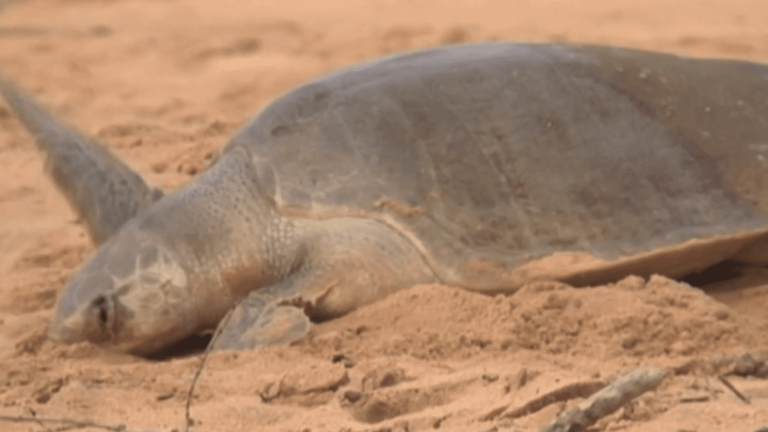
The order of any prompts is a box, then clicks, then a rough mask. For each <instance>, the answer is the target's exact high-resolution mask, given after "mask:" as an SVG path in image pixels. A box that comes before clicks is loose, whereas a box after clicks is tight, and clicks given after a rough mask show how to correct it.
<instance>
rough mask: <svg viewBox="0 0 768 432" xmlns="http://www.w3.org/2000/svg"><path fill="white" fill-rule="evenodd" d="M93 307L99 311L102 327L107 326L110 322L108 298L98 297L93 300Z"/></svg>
mask: <svg viewBox="0 0 768 432" xmlns="http://www.w3.org/2000/svg"><path fill="white" fill-rule="evenodd" d="M91 305H92V306H93V307H94V308H95V309H98V311H99V322H100V323H101V324H102V325H106V324H107V321H108V320H109V313H108V310H107V309H108V307H107V298H106V297H104V296H98V297H96V298H95V299H94V300H93V302H92V303H91Z"/></svg>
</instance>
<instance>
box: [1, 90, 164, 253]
mask: <svg viewBox="0 0 768 432" xmlns="http://www.w3.org/2000/svg"><path fill="white" fill-rule="evenodd" d="M0 95H2V96H3V98H4V99H5V101H6V103H7V104H8V106H9V107H10V108H11V109H12V110H13V111H14V112H15V113H16V116H17V117H18V118H19V119H20V120H21V122H22V123H23V124H24V126H25V127H26V128H27V130H29V131H30V133H32V135H34V136H35V140H36V142H37V146H38V148H40V149H41V150H42V151H43V152H45V154H46V156H47V161H46V167H47V170H48V172H49V173H50V175H51V177H53V180H54V181H55V182H56V185H57V186H58V187H59V189H60V190H61V191H62V192H63V193H64V195H65V196H66V197H67V200H68V201H69V203H70V205H71V206H72V208H73V209H74V210H75V212H76V213H77V214H78V216H80V217H81V218H82V219H83V220H84V221H85V223H86V226H87V229H88V232H89V234H90V236H91V238H92V239H93V241H94V242H95V243H96V244H101V243H103V242H104V241H105V240H107V239H108V238H109V237H110V236H112V234H114V233H115V232H117V230H118V229H120V227H121V226H122V225H123V223H125V221H127V220H128V219H131V218H132V217H133V216H135V215H136V214H137V213H138V212H139V211H140V210H141V209H142V208H144V207H148V206H149V205H151V204H152V203H153V202H155V201H157V200H158V199H160V198H161V197H162V196H163V193H162V192H161V191H160V190H158V189H153V188H151V187H149V186H148V185H147V184H146V183H145V182H144V180H143V179H142V178H141V176H140V175H139V174H137V173H136V172H134V171H133V170H132V169H131V168H130V167H129V166H128V165H127V164H126V163H125V162H123V161H121V160H120V159H119V158H118V157H117V156H115V155H114V154H112V152H110V151H109V149H107V148H106V147H104V146H102V145H101V144H99V143H98V142H96V141H95V140H94V139H92V138H88V137H86V136H85V135H84V134H82V133H80V132H78V131H76V130H75V129H73V128H71V127H69V126H67V125H66V124H65V123H64V122H62V121H61V120H59V119H57V118H56V117H55V116H54V115H52V114H51V113H49V112H48V111H46V110H45V109H43V108H42V107H41V106H40V105H39V104H38V103H37V102H35V101H34V99H32V97H30V96H29V95H26V94H25V93H24V92H22V91H21V90H19V89H18V88H16V87H15V86H14V85H12V84H10V83H9V82H7V81H4V80H3V79H1V78H0Z"/></svg>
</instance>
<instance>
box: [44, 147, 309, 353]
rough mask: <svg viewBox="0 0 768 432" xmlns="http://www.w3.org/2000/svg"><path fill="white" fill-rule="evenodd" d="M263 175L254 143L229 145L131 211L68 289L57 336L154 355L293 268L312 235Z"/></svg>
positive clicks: (55, 328) (59, 305)
mask: <svg viewBox="0 0 768 432" xmlns="http://www.w3.org/2000/svg"><path fill="white" fill-rule="evenodd" d="M256 175H257V173H256V171H255V169H254V167H253V165H252V164H251V162H250V159H249V158H248V156H247V153H246V152H245V150H234V151H231V152H228V153H227V154H225V155H224V156H223V157H222V158H221V159H220V160H219V161H218V162H217V163H216V164H215V165H214V166H213V167H211V169H209V170H208V171H206V172H205V173H204V174H202V175H201V176H200V177H199V178H198V179H197V180H196V181H195V182H194V183H192V184H190V185H188V186H186V187H183V188H181V189H180V190H178V191H177V192H175V193H173V194H171V195H169V196H167V197H165V198H163V199H162V200H160V201H158V202H156V203H155V204H154V205H152V206H150V207H149V208H146V209H145V210H144V211H142V212H140V213H139V214H138V215H137V216H136V217H134V218H133V219H131V220H129V221H128V222H127V223H126V224H125V225H124V226H123V228H122V229H121V230H120V231H119V232H118V233H117V234H116V235H114V236H113V237H112V238H110V239H109V240H108V241H107V242H106V243H104V244H103V245H102V247H101V248H99V249H98V250H97V252H96V254H95V255H94V256H93V257H92V258H91V259H90V260H89V261H88V262H87V263H85V265H84V266H83V268H82V270H81V271H80V272H79V273H78V274H76V275H75V277H74V278H73V279H72V280H71V281H70V282H69V283H68V284H67V286H66V287H65V289H64V290H63V291H62V293H61V295H60V296H59V300H58V303H57V306H56V313H55V316H54V319H53V322H52V324H51V328H50V331H49V335H50V337H51V338H52V339H54V340H57V341H60V342H65V343H73V342H78V341H82V340H89V341H91V342H94V343H97V344H100V345H103V346H105V347H107V348H111V349H115V350H119V351H124V352H131V353H134V354H151V353H153V352H154V351H156V350H157V349H159V348H162V347H164V346H167V345H169V344H171V343H174V342H176V341H179V340H181V339H183V338H185V337H187V336H190V335H192V334H194V333H195V332H198V331H200V330H203V329H207V328H212V327H215V326H216V324H217V323H218V322H219V320H220V319H221V318H222V317H223V316H224V314H225V313H226V311H227V310H228V309H229V308H230V307H232V306H233V305H234V304H235V302H236V301H237V300H238V299H239V298H242V297H244V296H245V295H247V294H248V293H249V292H251V291H253V290H255V289H259V288H262V287H265V286H268V285H271V284H273V283H274V282H276V281H278V280H281V279H283V278H284V277H286V276H287V275H288V274H290V273H291V272H293V271H294V270H295V268H296V267H298V266H299V265H301V262H302V259H303V253H302V251H303V250H304V246H303V240H302V239H300V237H299V235H298V233H297V232H296V227H295V225H294V224H293V223H292V222H291V221H289V220H288V219H286V218H285V217H283V216H282V215H281V214H280V213H279V212H278V211H277V210H276V208H275V206H274V203H273V202H272V200H271V198H270V197H269V196H268V195H267V194H265V193H264V192H263V190H262V189H261V187H260V185H259V184H258V181H257V180H256V178H255V177H256Z"/></svg>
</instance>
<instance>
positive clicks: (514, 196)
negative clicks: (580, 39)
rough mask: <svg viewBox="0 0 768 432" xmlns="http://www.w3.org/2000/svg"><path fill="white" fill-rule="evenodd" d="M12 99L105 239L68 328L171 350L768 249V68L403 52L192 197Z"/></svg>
mask: <svg viewBox="0 0 768 432" xmlns="http://www.w3.org/2000/svg"><path fill="white" fill-rule="evenodd" d="M2 94H3V96H4V98H5V100H6V102H7V103H8V105H9V106H10V107H11V108H12V110H13V111H14V112H15V113H16V114H17V115H18V117H19V118H20V119H21V121H22V122H23V123H24V125H25V126H26V128H27V129H29V130H30V131H31V132H32V133H33V134H34V135H35V136H36V138H37V143H38V145H39V147H40V148H42V149H43V150H44V151H45V152H46V153H47V155H48V170H49V171H50V173H51V175H52V176H53V179H54V180H55V181H56V183H57V184H58V186H59V187H60V188H61V189H62V190H63V192H64V194H65V195H66V196H67V198H68V199H69V201H70V203H71V204H72V206H73V207H74V209H75V210H76V211H77V213H78V214H79V215H80V216H81V217H82V219H83V220H84V221H85V223H86V226H87V228H88V230H89V233H90V235H91V236H92V238H93V239H94V241H95V242H96V243H97V244H98V249H97V250H96V252H95V255H94V256H93V257H91V258H90V259H89V260H88V261H87V262H86V263H85V264H84V266H83V267H82V269H81V270H80V271H79V272H78V273H77V274H76V275H75V276H74V277H73V278H72V280H70V281H69V283H68V284H67V286H66V287H65V288H64V290H63V292H62V293H61V295H60V296H59V298H58V302H57V305H56V310H55V316H54V318H53V321H52V324H51V328H50V336H51V338H53V339H54V340H58V341H63V342H75V341H81V340H89V341H92V342H95V343H98V344H102V345H105V346H108V347H112V348H114V349H117V350H123V351H128V352H133V353H138V354H148V353H152V352H155V351H156V350H158V349H160V348H162V347H164V346H167V345H168V344H170V343H173V342H175V341H178V340H180V339H182V338H185V337H187V336H189V335H192V334H195V333H196V332H200V331H202V330H205V329H209V328H213V327H215V326H216V325H217V323H219V321H220V320H221V319H222V316H224V315H225V313H226V312H227V310H228V309H230V308H232V307H233V305H235V304H237V306H236V307H235V310H234V312H233V314H232V316H231V320H230V321H229V323H228V324H227V325H226V326H225V328H223V332H222V335H221V338H220V339H218V345H217V347H218V348H249V347H256V346H261V345H265V344H272V343H281V342H288V341H292V340H295V339H297V338H299V337H301V336H302V335H303V334H305V332H306V331H307V329H308V328H309V325H310V320H309V319H310V318H311V319H312V320H323V319H328V318H332V317H337V316H339V315H342V314H344V313H346V312H349V311H351V310H353V309H355V308H357V307H359V306H361V305H363V304H366V303H369V302H373V301H375V300H377V299H381V298H382V297H384V296H386V295H388V294H390V293H392V292H394V291H397V290H400V289H403V288H406V287H410V286H412V285H414V284H417V283H424V282H433V281H437V282H442V283H445V284H448V285H453V286H457V287H462V288H466V289H469V290H475V291H480V292H486V293H502V292H512V291H514V290H515V289H517V288H518V287H520V286H521V285H522V284H524V283H526V282H529V281H534V280H541V279H549V280H561V281H565V282H568V283H571V284H575V285H589V284H596V283H604V282H607V281H613V280H616V279H618V278H621V277H623V276H625V275H628V274H638V275H649V274H652V273H659V274H664V275H668V276H672V277H677V276H681V275H685V274H687V273H691V272H694V271H698V270H701V269H703V268H705V267H708V266H711V265H713V264H715V263H718V262H720V261H723V260H725V259H740V260H745V261H748V262H755V263H763V262H765V261H768V260H766V258H768V254H766V253H765V251H766V249H765V239H764V237H765V236H764V234H765V233H766V232H767V231H768V194H766V193H765V191H766V190H768V160H767V159H766V158H768V66H765V65H759V64H753V63H746V62H742V61H733V60H701V59H692V58H683V57H677V56H674V55H668V54H660V53H652V52H646V51H638V50H630V49H622V48H613V47H604V46H591V45H578V44H516V43H481V44H468V45H457V46H448V47H440V48H435V49H429V50H424V51H418V52H412V53H407V54H402V55H397V56H393V57H389V58H385V59H382V60H377V61H375V62H369V63H364V64H361V65H357V66H354V67H351V68H348V69H344V70H342V71H340V72H336V73H334V74H331V75H329V76H326V77H323V78H320V79H318V80H316V81H314V82H312V83H309V84H306V85H303V86H301V87H299V88H297V89H295V90H292V91H290V92H288V93H287V94H285V95H284V96H282V97H280V98H278V99H277V100H276V101H274V102H273V103H272V104H270V105H269V106H268V107H267V108H266V109H264V110H263V111H262V112H261V113H260V114H258V115H256V116H255V117H254V118H253V119H252V120H251V121H250V122H248V123H247V124H246V125H245V127H243V128H242V129H241V130H240V131H239V132H238V133H237V134H235V136H234V137H233V138H232V139H231V141H230V142H229V143H228V144H227V145H226V146H225V147H224V148H223V150H222V152H221V153H220V155H219V156H218V158H217V160H216V161H215V162H214V163H213V164H212V165H211V166H210V167H209V168H208V169H207V170H206V171H204V172H203V173H202V174H200V175H199V176H198V177H197V178H196V179H195V180H194V181H192V182H191V183H189V184H188V185H186V186H184V187H182V188H180V189H179V190H177V191H175V192H173V193H170V194H168V195H164V194H163V193H162V192H161V191H158V190H156V189H152V188H151V187H149V186H147V185H146V184H145V182H144V181H143V180H142V178H141V177H140V176H139V175H138V174H136V173H135V172H134V171H132V170H131V169H130V168H128V166H127V165H126V164H124V163H123V162H121V161H120V160H119V159H118V158H117V157H115V156H114V155H113V154H112V153H111V152H110V151H108V150H107V149H106V148H105V147H102V146H101V145H99V144H98V143H96V141H94V140H93V139H90V138H86V137H85V136H84V135H82V134H80V133H78V132H76V131H74V130H73V129H71V128H70V127H68V126H66V125H65V124H64V123H63V122H61V121H59V120H57V119H56V118H55V117H54V116H52V115H51V114H49V113H47V112H46V111H45V110H43V109H42V108H41V107H39V106H38V105H37V104H36V103H35V102H33V101H32V99H31V98H30V97H28V96H26V95H25V94H24V93H22V92H21V91H19V90H17V89H16V87H14V86H12V85H11V84H9V83H7V82H6V83H4V84H2ZM238 301H239V303H238Z"/></svg>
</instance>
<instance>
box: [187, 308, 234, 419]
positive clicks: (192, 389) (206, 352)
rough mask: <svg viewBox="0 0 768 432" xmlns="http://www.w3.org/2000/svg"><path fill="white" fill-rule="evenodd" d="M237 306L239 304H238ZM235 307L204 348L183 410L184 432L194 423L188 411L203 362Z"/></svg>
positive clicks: (221, 322) (201, 371)
mask: <svg viewBox="0 0 768 432" xmlns="http://www.w3.org/2000/svg"><path fill="white" fill-rule="evenodd" d="M238 304H239V303H238ZM235 307H237V304H235V306H233V307H232V308H231V309H230V310H229V312H227V314H226V315H224V318H222V320H221V321H220V322H219V326H218V327H217V328H216V331H215V332H214V333H213V336H212V337H211V341H210V342H208V346H207V347H205V352H204V353H203V358H202V359H201V361H200V367H199V368H198V369H197V371H196V372H195V376H194V377H192V384H191V385H190V386H189V393H188V394H187V406H186V408H185V409H184V422H185V426H184V432H189V427H190V426H192V424H193V423H194V422H193V420H192V417H191V416H190V415H189V410H190V408H191V406H192V396H193V395H194V393H195V387H196V386H197V381H198V380H199V379H200V374H202V373H203V369H204V368H205V362H206V361H207V360H208V356H209V355H210V354H211V351H213V345H214V344H215V343H216V340H217V339H218V338H219V336H220V335H221V332H222V331H223V330H224V327H226V326H227V324H228V323H229V318H230V317H232V312H233V311H234V310H235Z"/></svg>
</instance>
